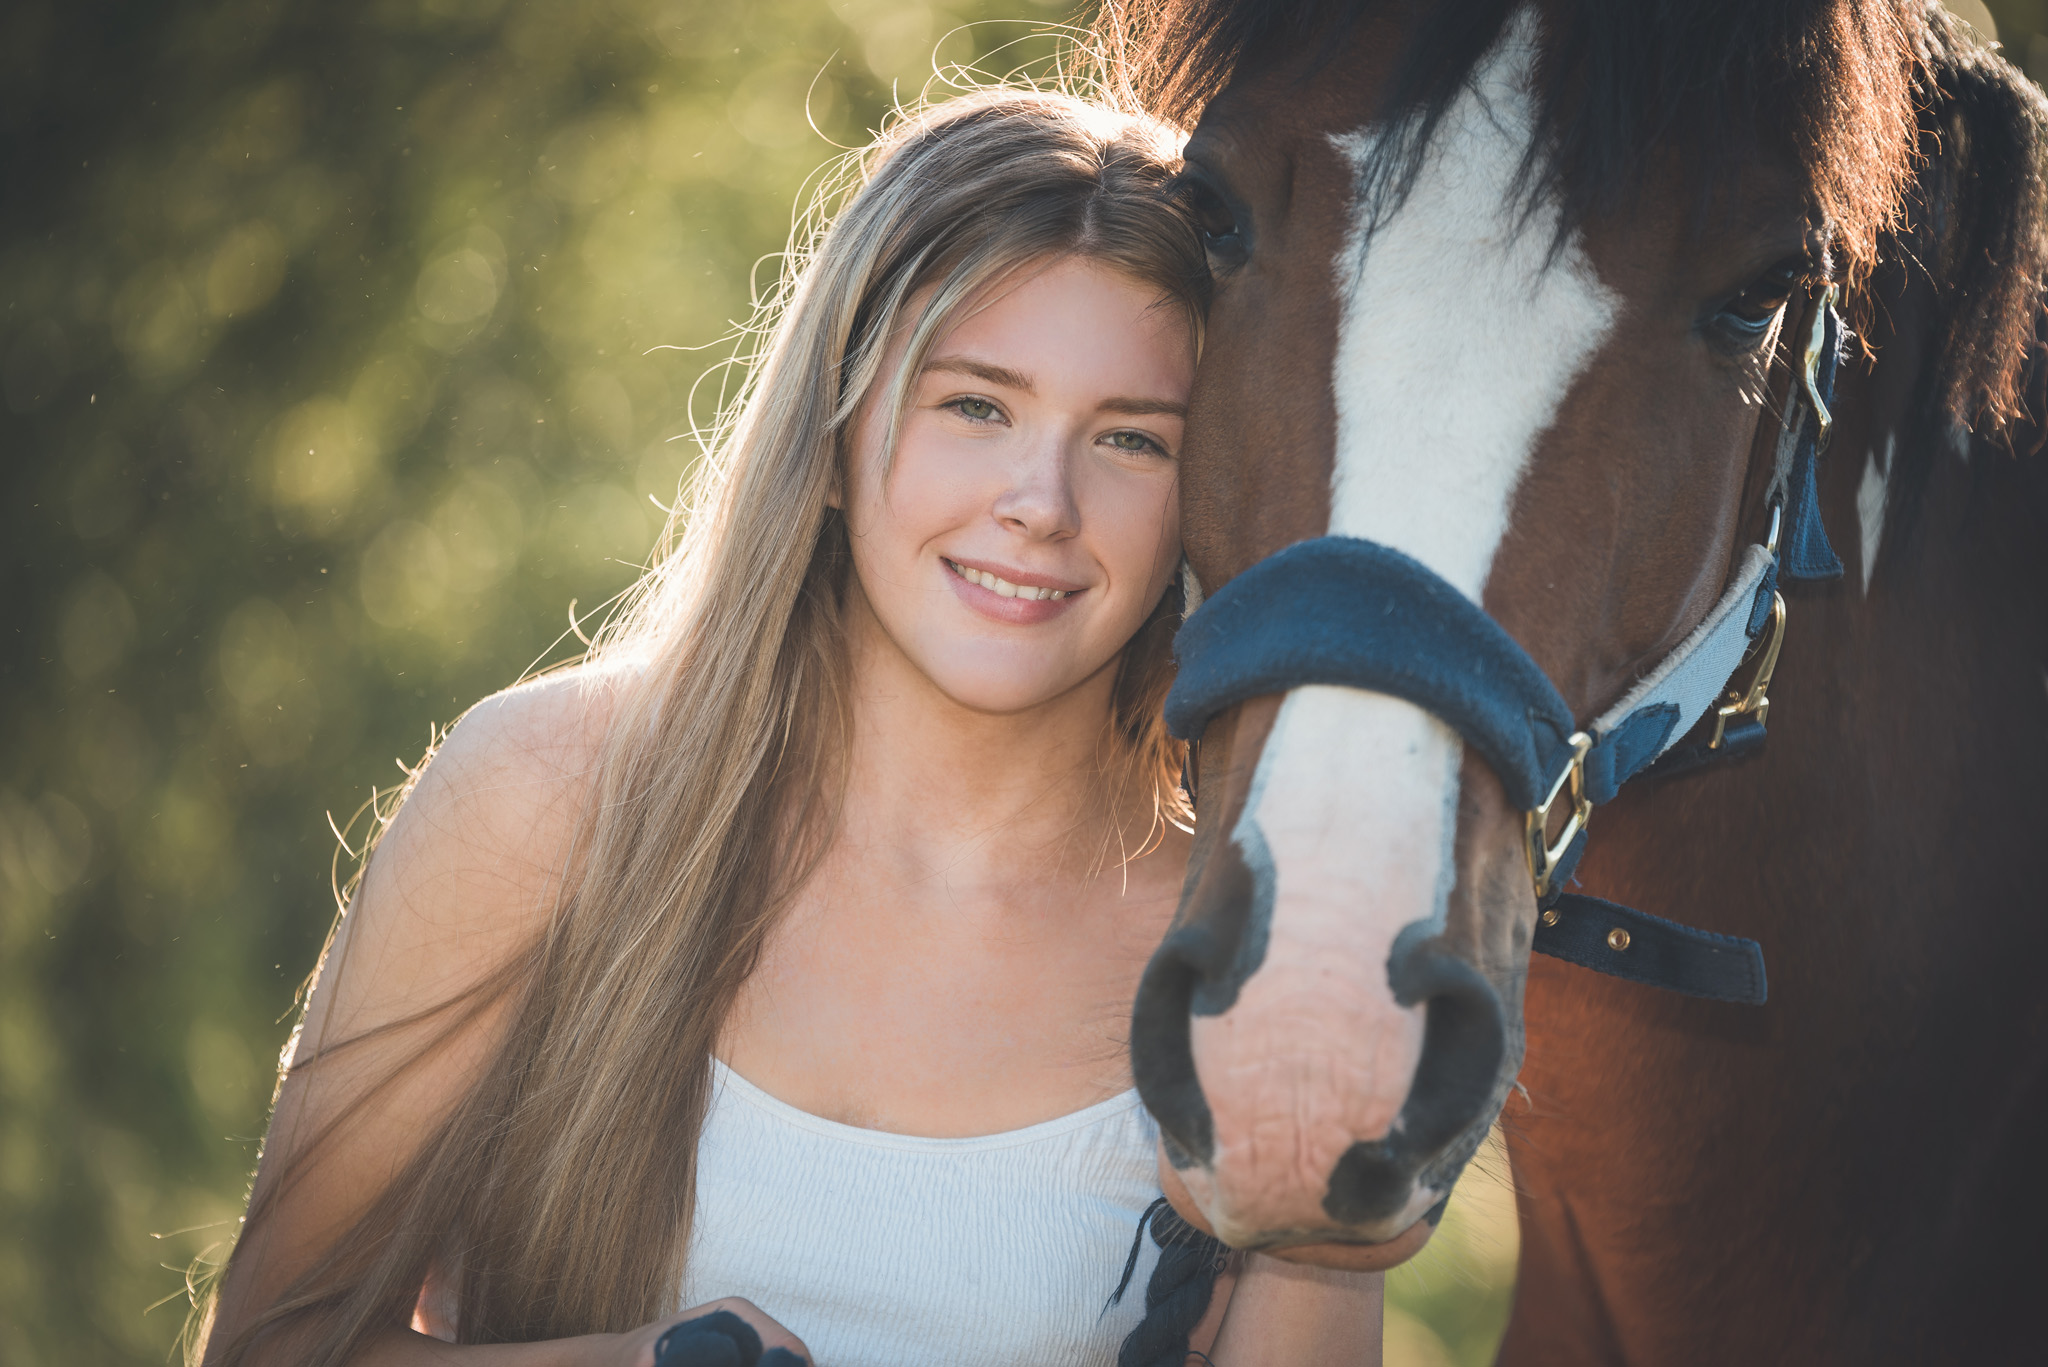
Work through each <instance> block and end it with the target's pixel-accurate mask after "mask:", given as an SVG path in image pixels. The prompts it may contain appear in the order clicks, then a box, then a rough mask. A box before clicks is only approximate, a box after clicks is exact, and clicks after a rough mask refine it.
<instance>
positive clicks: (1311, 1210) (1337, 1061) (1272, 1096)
mask: <svg viewBox="0 0 2048 1367" xmlns="http://www.w3.org/2000/svg"><path fill="white" fill-rule="evenodd" d="M1260 882H1261V880H1260V879H1259V878H1257V877H1256V876H1255V875H1254V873H1253V871H1252V870H1251V869H1250V868H1249V867H1247V865H1246V862H1245V860H1244V859H1243V858H1242V857H1241V854H1240V851H1239V850H1238V848H1237V846H1236V844H1235V842H1233V841H1229V840H1222V841H1218V842H1217V843H1216V845H1215V846H1214V847H1212V850H1211V852H1210V858H1209V859H1208V861H1207V862H1206V863H1205V865H1204V867H1203V869H1202V871H1201V874H1200V875H1199V878H1198V880H1197V882H1196V885H1195V887H1194V888H1193V889H1192V892H1191V900H1190V905H1189V907H1188V909H1187V910H1188V914H1187V915H1186V916H1185V917H1184V919H1183V921H1182V924H1181V925H1179V926H1178V927H1177V928H1176V929H1175V930H1174V931H1173V932H1172V933H1170V934H1169V935H1168V936H1167V938H1166V940H1165V942H1164V943H1163V944H1162V945H1161V946H1160V948H1159V950H1158V952H1157V953H1156V954H1155V955H1154V956H1153V958H1152V961H1151V963H1150V964H1149V965H1148V966H1147V968H1146V971H1145V975H1144V979H1143V981H1142V983H1141V985H1140V987H1139V990H1138V996H1137V1002H1136V1007H1135V1010H1134V1015H1133V1023H1132V1024H1133V1029H1132V1040H1131V1056H1132V1067H1133V1072H1134V1073H1135V1076H1136V1079H1137V1083H1138V1088H1139V1091H1140V1093H1141V1094H1142V1095H1143V1097H1144V1099H1145V1103H1146V1105H1147V1106H1148V1107H1149V1108H1150V1109H1151V1111H1152V1114H1153V1115H1154V1116H1155V1117H1156V1118H1157V1119H1158V1121H1159V1125H1160V1131H1161V1140H1162V1148H1163V1150H1164V1153H1165V1156H1166V1158H1167V1160H1168V1162H1169V1163H1170V1164H1171V1165H1172V1168H1173V1170H1174V1172H1173V1175H1174V1177H1176V1178H1177V1179H1178V1180H1179V1182H1180V1183H1181V1184H1183V1185H1184V1188H1185V1193H1186V1196H1187V1198H1188V1201H1189V1202H1190V1203H1192V1205H1193V1206H1194V1207H1195V1210H1196V1211H1199V1213H1200V1214H1201V1215H1202V1216H1203V1217H1206V1218H1205V1219H1204V1221H1203V1223H1206V1224H1208V1225H1210V1226H1212V1227H1213V1228H1214V1229H1215V1231H1216V1232H1217V1234H1218V1235H1219V1237H1221V1238H1223V1239H1224V1240H1225V1241H1226V1242H1229V1243H1232V1244H1234V1245H1237V1246H1239V1247H1255V1248H1266V1249H1284V1248H1288V1247H1291V1246H1300V1245H1312V1244H1332V1243H1335V1244H1365V1245H1372V1244H1385V1243H1389V1241H1392V1243H1393V1244H1395V1245H1407V1244H1410V1243H1412V1244H1413V1247H1412V1248H1407V1250H1406V1252H1405V1253H1401V1254H1400V1255H1399V1256H1407V1254H1408V1253H1412V1252H1413V1251H1414V1249H1416V1248H1419V1247H1420V1246H1421V1244H1422V1242H1423V1241H1424V1240H1426V1238H1427V1232H1426V1229H1425V1230H1423V1231H1421V1232H1419V1233H1418V1232H1417V1231H1416V1230H1415V1226H1416V1225H1417V1222H1418V1221H1421V1220H1423V1219H1424V1218H1425V1217H1431V1218H1432V1219H1433V1216H1434V1213H1435V1208H1437V1207H1439V1206H1440V1205H1441V1203H1442V1201H1443V1199H1444V1198H1445V1197H1446V1196H1447V1195H1448V1194H1449V1192H1450V1188H1451V1184H1452V1182H1453V1181H1454V1180H1455V1179H1456V1177H1457V1174H1458V1172H1459V1171H1460V1170H1461V1169H1462V1168H1463V1166H1464V1163H1465V1161H1466V1159H1467V1158H1469V1157H1470V1155H1471V1153H1472V1152H1473V1150H1474V1149H1475V1148H1476V1147H1477V1144H1478V1142H1479V1139H1480V1138H1481V1137H1483V1135H1484V1132H1485V1129H1486V1126H1487V1125H1488V1123H1490V1122H1491V1120H1492V1117H1493V1113H1494V1111H1495V1109H1497V1106H1498V1102H1499V1096H1500V1088H1501V1080H1500V1072H1501V1066H1502V1063H1503V1060H1504V1058H1505V1055H1506V1050H1507V1027H1506V1021H1505V1016H1504V1012H1503V1010H1502V1006H1501V1001H1500V998H1499V996H1498V995H1497V994H1496V992H1495V991H1494V988H1493V985H1492V984H1491V983H1490V982H1489V981H1488V980H1487V979H1486V977H1485V976H1484V975H1482V974H1481V973H1480V972H1479V971H1478V970H1477V969H1475V968H1474V967H1473V966H1472V965H1471V964H1470V963H1468V962H1466V960H1465V959H1463V958H1461V957H1459V956H1458V955H1457V954H1456V953H1454V952H1453V951H1452V950H1451V949H1450V948H1449V947H1448V946H1447V945H1446V944H1445V943H1444V942H1443V940H1442V939H1441V937H1440V936H1438V935H1436V934H1433V933H1431V932H1430V928H1429V927H1428V926H1427V925H1425V924H1423V923H1417V924H1415V925H1411V926H1409V927H1408V928H1407V929H1406V930H1404V931H1403V932H1402V933H1401V934H1399V935H1398V936H1396V937H1395V938H1394V940H1393V945H1392V949H1391V952H1390V953H1388V954H1387V955H1386V957H1385V959H1384V962H1383V964H1378V965H1358V966H1355V967H1353V968H1352V969H1351V971H1348V972H1347V971H1346V966H1345V965H1344V964H1342V962H1341V956H1340V955H1330V954H1326V953H1324V952H1322V951H1321V950H1320V949H1318V950H1316V951H1312V952H1310V953H1309V954H1307V955H1304V954H1303V953H1302V952H1301V951H1300V950H1299V948H1298V947H1290V952H1288V953H1277V954H1275V956H1274V957H1275V962H1271V963H1269V962H1267V954H1268V947H1267V945H1266V943H1265V940H1266V935H1267V931H1268V928H1269V925H1270V919H1269V917H1270V908H1267V907H1262V906H1261V905H1260V899H1261V898H1262V897H1267V896H1270V891H1271V890H1270V888H1261V887H1260V886H1259V883H1260ZM1262 970H1263V971H1264V972H1265V973H1266V974H1268V975H1269V977H1268V981H1266V982H1264V983H1260V982H1259V981H1258V979H1259V976H1260V974H1261V972H1262ZM1374 971H1377V972H1382V973H1384V975H1385V976H1384V978H1382V979H1381V980H1380V981H1378V982H1373V981H1370V980H1364V981H1361V980H1359V979H1360V977H1361V975H1362V974H1371V973H1373V972H1374ZM1271 975H1278V976H1271ZM1389 993H1391V999H1389ZM1367 999H1371V1000H1370V1001H1368V1000H1367ZM1362 1003H1363V1004H1362ZM1246 1012H1253V1013H1259V1014H1258V1015H1257V1017H1256V1019H1255V1022H1254V1024H1253V1025H1251V1026H1249V1027H1247V1029H1249V1030H1255V1031H1256V1032H1257V1033H1256V1034H1246V1035H1244V1036H1242V1037H1240V1038H1238V1039H1231V1040H1228V1044H1229V1049H1224V1050H1219V1049H1217V1048H1215V1047H1214V1046H1213V1045H1209V1044H1208V1042H1209V1041H1213V1040H1215V1039H1217V1038H1219V1036H1218V1035H1217V1034H1216V1032H1217V1031H1218V1030H1219V1029H1227V1027H1228V1025H1229V1022H1230V1021H1231V1020H1232V1019H1233V1016H1234V1015H1235V1016H1236V1017H1240V1018H1241V1017H1244V1016H1245V1013H1246ZM1418 1015H1419V1018H1420V1020H1419V1035H1420V1041H1419V1050H1418V1049H1417V1048H1416V1047H1415V1046H1414V1045H1413V1044H1412V1043H1409V1044H1405V1045H1404V1044H1402V1043H1401V1042H1400V1041H1399V1040H1395V1039H1392V1037H1393V1036H1397V1035H1399V1036H1405V1037H1406V1038H1408V1039H1410V1040H1412V1039H1413V1037H1414V1036H1415V1034H1416V1033H1417V1029H1416V1025H1417V1017H1418ZM1199 1018H1214V1022H1215V1023H1213V1024H1212V1023H1205V1024H1204V1025H1203V1027H1202V1028H1201V1029H1200V1030H1198V1029H1197V1028H1196V1026H1195V1022H1196V1020H1197V1019H1199ZM1278 1032H1286V1037H1285V1038H1284V1039H1283V1038H1282V1035H1281V1034H1280V1033H1278ZM1318 1032H1321V1034H1322V1037H1320V1038H1318V1037H1317V1033H1318ZM1375 1034H1377V1035H1379V1036H1381V1037H1380V1038H1372V1037H1371V1036H1373V1035H1375ZM1346 1036H1350V1037H1346ZM1259 1039H1265V1040H1270V1041H1272V1043H1273V1045H1274V1047H1273V1048H1272V1049H1271V1053H1270V1061H1271V1067H1270V1068H1268V1067H1264V1066H1261V1065H1262V1059H1263V1057H1265V1056H1254V1057H1251V1058H1249V1059H1248V1058H1247V1056H1246V1044H1247V1043H1248V1042H1250V1041H1254V1040H1259ZM1205 1046H1206V1047H1208V1048H1209V1054H1208V1056H1207V1058H1206V1073H1205ZM1404 1050H1405V1052H1403V1051H1404ZM1232 1051H1234V1052H1232ZM1225 1054H1228V1055H1229V1057H1227V1058H1224V1061H1222V1062H1219V1061H1218V1059H1219V1057H1223V1056H1224V1055H1225ZM1303 1057H1306V1058H1308V1059H1309V1060H1310V1061H1309V1062H1308V1063H1307V1064H1306V1065H1303V1064H1301V1063H1300V1062H1299V1060H1301V1059H1302V1058H1303ZM1205 1076H1206V1086H1205ZM1233 1089H1234V1090H1235V1091H1236V1092H1237V1093H1238V1095H1231V1094H1230V1093H1231V1092H1232V1090H1233ZM1372 1091H1377V1092H1378V1093H1380V1094H1381V1098H1382V1099H1381V1100H1380V1101H1379V1103H1378V1107H1379V1108H1378V1110H1374V1109H1372V1107H1371V1106H1370V1105H1367V1104H1362V1103H1361V1100H1360V1095H1361V1093H1366V1092H1372ZM1219 1114H1220V1115H1222V1116H1223V1117H1224V1123H1223V1124H1221V1125H1220V1126H1219V1123H1218V1116H1219ZM1190 1213H1191V1214H1192V1213H1194V1212H1190ZM1389 1251H1390V1252H1391V1251H1393V1249H1391V1248H1390V1250H1389ZM1398 1260H1399V1257H1396V1258H1395V1261H1398ZM1315 1261H1319V1262H1330V1261H1332V1260H1331V1259H1328V1258H1323V1257H1317V1258H1315Z"/></svg>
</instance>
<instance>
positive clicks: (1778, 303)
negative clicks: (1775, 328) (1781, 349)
mask: <svg viewBox="0 0 2048 1367" xmlns="http://www.w3.org/2000/svg"><path fill="white" fill-rule="evenodd" d="M1805 273H1806V261H1805V259H1804V258H1803V257H1787V258H1786V259H1785V260H1783V261H1780V262H1779V263H1778V264H1777V265H1775V266H1772V267H1771V268H1770V269H1769V270H1767V271H1765V272H1764V273H1763V274H1762V275H1760V276H1758V277H1757V278H1756V279H1755V280H1752V281H1751V282H1750V283H1749V284H1748V285H1747V286H1746V287H1745V288H1744V289H1743V291H1742V292H1741V293H1740V294H1738V295H1736V296H1735V297H1734V298H1733V299H1730V300H1729V301H1728V302H1727V303H1725V304H1723V305H1722V306H1721V311H1720V312H1719V313H1717V314H1716V315H1715V316H1714V321H1715V322H1717V323H1719V324H1720V325H1722V326H1723V327H1724V328H1726V329H1727V330H1728V331H1729V332H1731V333H1733V334H1734V335H1735V336H1736V337H1737V338H1738V339H1743V340H1754V339H1755V338H1758V337H1761V336H1763V335H1764V334H1765V333H1766V332H1769V331H1770V329H1771V324H1772V323H1773V322H1775V321H1776V320H1777V317H1778V314H1779V313H1780V312H1781V311H1782V310H1783V309H1784V307H1785V304H1786V301H1787V300H1789V299H1791V297H1792V294H1793V292H1794V291H1795V290H1797V289H1798V288H1799V282H1800V280H1801V278H1802V277H1803V276H1804V275H1805Z"/></svg>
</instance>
